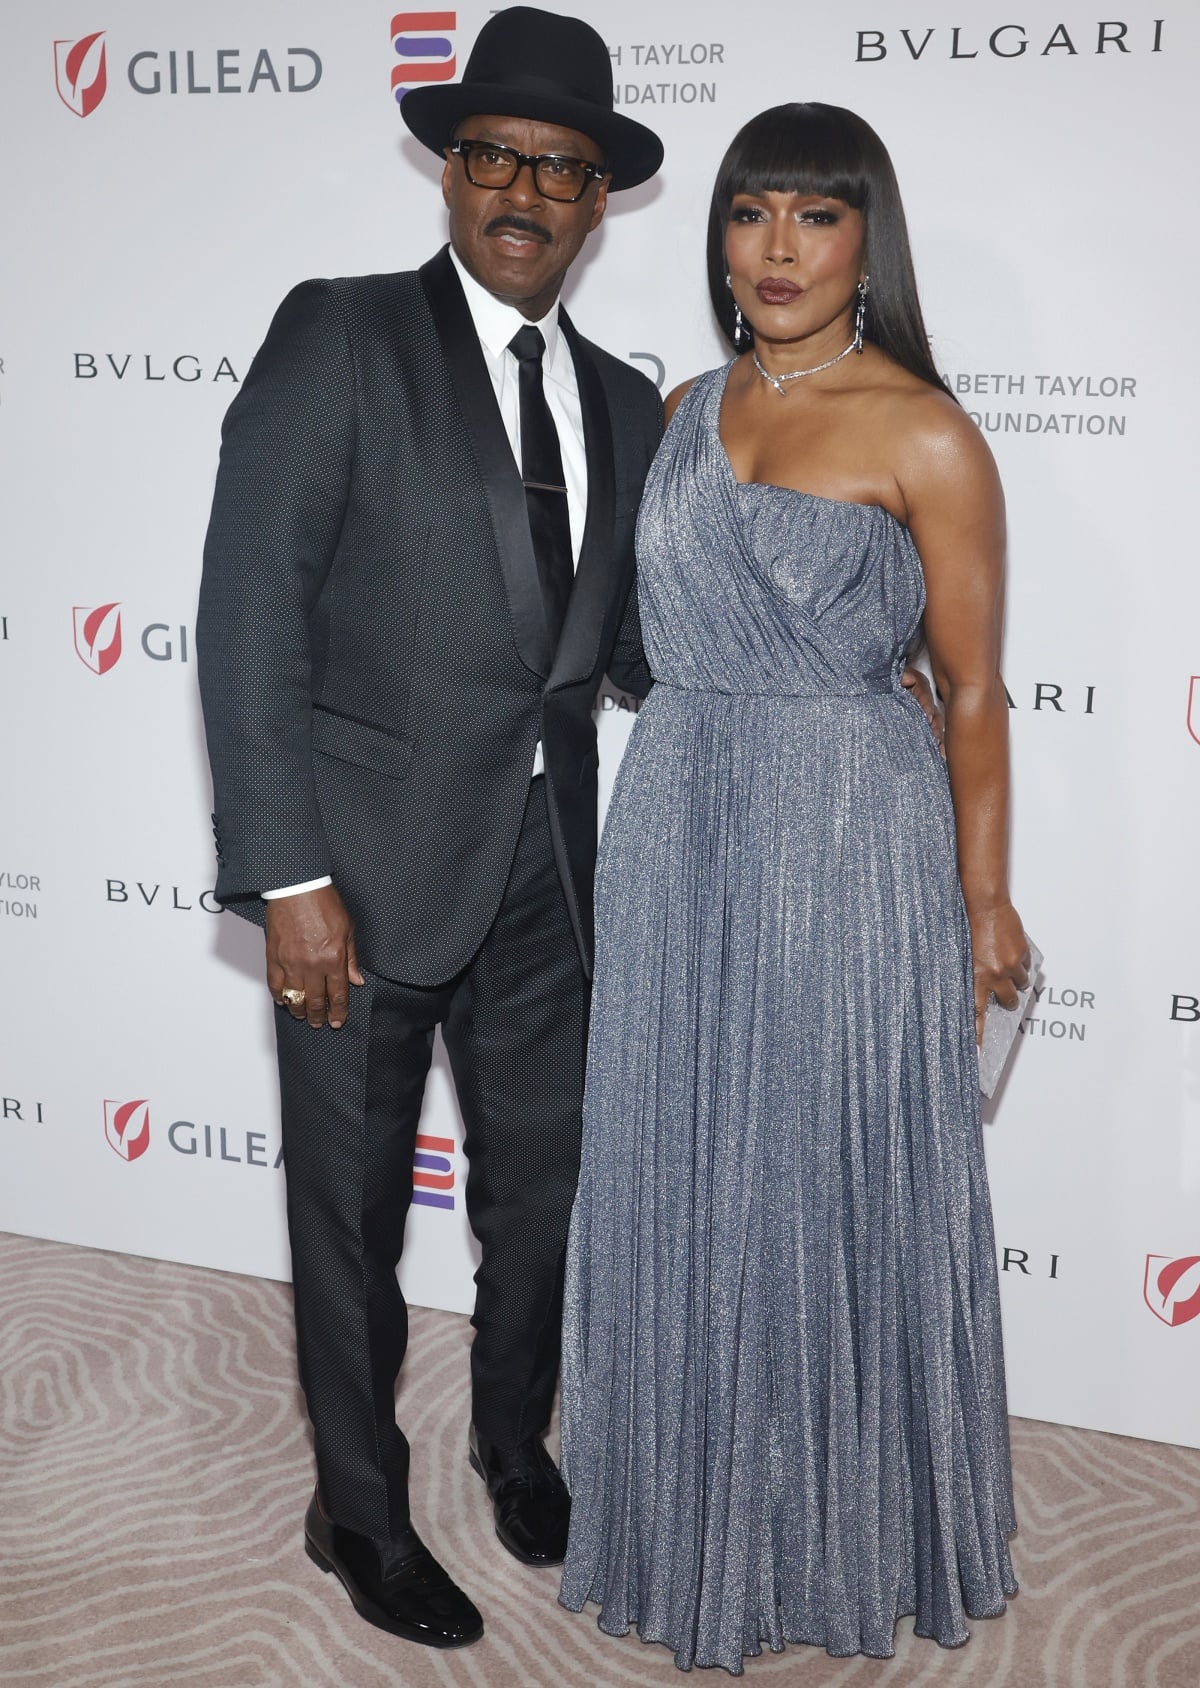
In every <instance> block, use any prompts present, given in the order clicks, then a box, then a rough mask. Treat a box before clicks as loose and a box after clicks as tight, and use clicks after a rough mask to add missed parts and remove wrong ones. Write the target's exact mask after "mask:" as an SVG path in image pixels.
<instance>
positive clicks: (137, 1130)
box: [104, 1100, 150, 1161]
mask: <svg viewBox="0 0 1200 1688" xmlns="http://www.w3.org/2000/svg"><path fill="white" fill-rule="evenodd" d="M104 1135H105V1137H106V1138H107V1139H108V1146H109V1148H110V1149H115V1150H116V1152H117V1154H119V1155H120V1157H121V1159H122V1160H126V1161H135V1160H137V1158H138V1156H139V1155H144V1154H145V1153H146V1150H147V1149H148V1148H149V1147H150V1104H149V1102H147V1101H145V1100H143V1101H140V1102H109V1101H106V1102H105V1104H104Z"/></svg>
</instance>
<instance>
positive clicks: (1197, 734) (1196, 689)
mask: <svg viewBox="0 0 1200 1688" xmlns="http://www.w3.org/2000/svg"><path fill="white" fill-rule="evenodd" d="M1187 730H1188V732H1189V733H1191V735H1192V737H1193V738H1194V739H1195V741H1196V743H1197V744H1200V674H1193V675H1192V678H1191V683H1190V684H1189V686H1188V712H1187Z"/></svg>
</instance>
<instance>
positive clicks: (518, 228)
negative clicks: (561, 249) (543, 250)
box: [483, 213, 554, 246]
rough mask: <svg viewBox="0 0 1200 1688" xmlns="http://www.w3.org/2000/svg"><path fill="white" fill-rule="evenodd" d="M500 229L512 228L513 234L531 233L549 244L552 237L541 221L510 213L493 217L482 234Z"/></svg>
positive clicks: (492, 232) (495, 232)
mask: <svg viewBox="0 0 1200 1688" xmlns="http://www.w3.org/2000/svg"><path fill="white" fill-rule="evenodd" d="M502 229H512V231H513V233H514V234H528V235H532V236H533V238H534V239H535V240H540V241H542V242H543V244H544V245H546V246H549V244H550V242H551V240H552V239H553V238H554V237H553V236H552V235H551V233H550V230H549V229H546V228H543V227H542V225H541V223H535V222H534V221H533V219H532V217H514V216H513V215H512V214H511V213H510V214H508V215H507V216H503V217H493V218H492V220H491V222H490V223H488V224H487V226H486V228H485V229H484V231H483V232H484V234H499V233H500V231H501V230H502Z"/></svg>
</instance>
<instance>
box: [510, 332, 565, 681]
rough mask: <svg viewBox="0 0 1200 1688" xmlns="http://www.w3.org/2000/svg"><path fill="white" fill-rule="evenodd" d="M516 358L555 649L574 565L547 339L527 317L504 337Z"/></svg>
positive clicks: (529, 493) (530, 505)
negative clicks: (547, 378)
mask: <svg viewBox="0 0 1200 1688" xmlns="http://www.w3.org/2000/svg"><path fill="white" fill-rule="evenodd" d="M508 349H509V351H510V352H511V353H512V355H513V356H514V357H515V358H516V360H517V369H518V379H519V388H518V390H519V393H520V399H521V476H522V479H523V480H524V482H525V504H526V507H527V509H528V511H529V531H530V534H531V536H532V538H533V554H534V557H535V558H536V559H537V570H538V579H539V580H540V582H541V587H542V602H543V603H544V605H545V608H546V625H547V628H548V629H549V633H550V643H551V645H552V646H553V647H554V648H555V649H557V647H558V637H559V634H560V633H561V632H562V626H563V622H564V621H565V620H566V615H567V604H568V602H569V601H570V597H571V587H572V586H573V585H574V582H575V568H574V564H573V561H572V555H571V518H570V512H569V510H568V507H567V485H566V478H565V476H564V475H563V464H562V452H561V451H560V450H559V445H558V430H557V429H556V428H555V426H554V418H553V417H552V416H551V414H550V406H549V405H548V404H547V403H546V393H545V389H544V387H543V386H542V353H543V352H544V351H545V349H546V342H545V341H544V340H543V339H542V336H541V332H540V330H539V329H536V328H534V326H533V324H532V323H526V324H525V326H524V328H518V330H517V332H516V333H515V334H514V335H513V337H512V339H511V340H510V341H509V343H508Z"/></svg>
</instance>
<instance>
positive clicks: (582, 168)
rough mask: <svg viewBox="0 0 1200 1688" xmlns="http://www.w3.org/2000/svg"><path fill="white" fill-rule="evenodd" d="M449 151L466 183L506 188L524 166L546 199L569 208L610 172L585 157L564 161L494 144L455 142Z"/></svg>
mask: <svg viewBox="0 0 1200 1688" xmlns="http://www.w3.org/2000/svg"><path fill="white" fill-rule="evenodd" d="M449 151H450V152H452V153H454V154H455V155H456V156H457V157H458V158H461V159H462V161H463V169H464V170H465V171H466V172H467V180H468V182H470V183H471V185H472V186H473V187H477V188H507V187H511V186H512V184H513V183H514V182H515V181H516V179H517V176H518V175H519V174H520V172H521V170H522V169H524V167H525V165H527V164H528V166H529V168H530V169H531V170H532V171H533V180H534V185H535V186H536V188H537V191H538V192H539V193H540V194H541V195H542V196H543V197H544V198H546V199H559V200H563V201H565V202H566V203H567V204H568V205H570V204H573V203H574V202H575V201H576V200H577V199H582V198H583V196H584V193H585V192H586V191H587V188H588V184H589V183H590V182H601V181H603V180H604V178H605V176H607V174H608V171H607V170H605V169H604V168H603V167H602V166H601V165H599V164H589V163H588V161H587V160H586V159H585V158H561V157H560V156H559V155H558V153H555V152H539V153H535V154H532V155H531V154H530V153H527V152H518V151H517V149H516V147H502V146H497V145H496V143H495V142H494V141H454V142H452V143H451V146H450V148H449Z"/></svg>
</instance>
